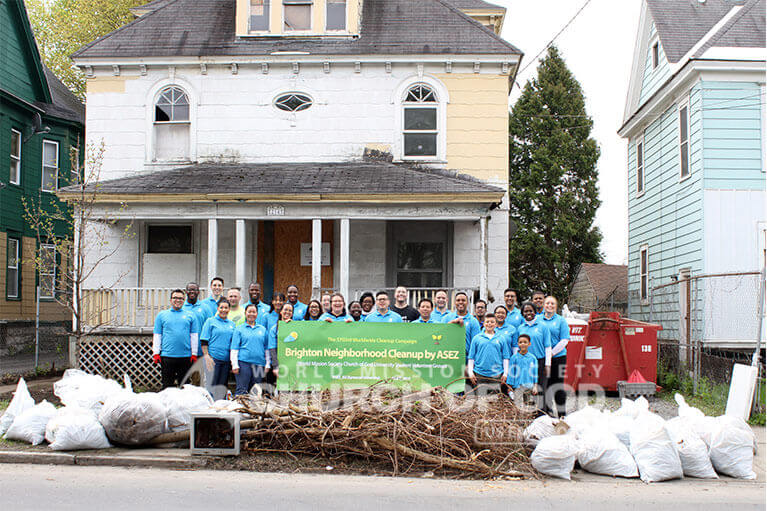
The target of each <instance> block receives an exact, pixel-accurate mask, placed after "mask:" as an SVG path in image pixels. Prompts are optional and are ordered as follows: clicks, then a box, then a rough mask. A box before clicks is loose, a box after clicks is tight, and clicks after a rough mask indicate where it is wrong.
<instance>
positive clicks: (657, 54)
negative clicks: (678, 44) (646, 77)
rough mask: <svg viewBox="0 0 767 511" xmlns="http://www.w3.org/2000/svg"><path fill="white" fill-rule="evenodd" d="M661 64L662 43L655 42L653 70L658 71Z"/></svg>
mask: <svg viewBox="0 0 767 511" xmlns="http://www.w3.org/2000/svg"><path fill="white" fill-rule="evenodd" d="M659 63H660V43H659V42H658V41H655V42H654V43H653V45H652V68H653V69H656V68H657V67H658V64H659Z"/></svg>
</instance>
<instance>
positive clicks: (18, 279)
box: [5, 236, 21, 300]
mask: <svg viewBox="0 0 767 511" xmlns="http://www.w3.org/2000/svg"><path fill="white" fill-rule="evenodd" d="M7 240H8V244H10V242H11V241H15V242H16V257H14V260H15V261H16V266H11V265H10V264H9V262H8V251H6V255H5V275H6V276H7V275H8V270H16V294H15V295H12V294H8V283H7V282H6V285H5V297H6V298H11V299H13V300H18V299H19V298H20V296H21V293H20V291H21V268H20V266H21V265H20V264H19V263H20V256H21V254H20V252H21V238H15V237H12V236H9V237H8V238H7Z"/></svg>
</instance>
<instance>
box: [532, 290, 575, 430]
mask: <svg viewBox="0 0 767 511" xmlns="http://www.w3.org/2000/svg"><path fill="white" fill-rule="evenodd" d="M557 305H558V303H557V299H556V298H554V297H553V296H547V297H546V298H545V299H544V300H543V314H542V315H540V316H538V319H540V320H541V321H542V322H543V324H544V325H546V327H547V328H548V329H549V334H550V336H551V375H550V376H549V380H548V382H547V386H548V388H550V389H552V390H553V392H554V406H555V407H556V412H557V415H558V416H560V417H561V416H562V415H564V413H565V402H566V401H567V392H566V391H565V388H564V382H565V368H566V367H567V343H568V342H570V325H568V324H567V321H565V318H563V317H562V316H560V315H559V314H557Z"/></svg>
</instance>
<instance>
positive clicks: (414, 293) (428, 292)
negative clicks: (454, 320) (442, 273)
mask: <svg viewBox="0 0 767 511" xmlns="http://www.w3.org/2000/svg"><path fill="white" fill-rule="evenodd" d="M395 289H396V288H395V287H379V288H373V289H351V290H350V291H349V294H351V298H350V299H349V301H352V300H359V299H360V296H362V293H364V292H366V291H369V292H371V293H373V294H375V293H377V292H378V291H386V292H387V293H389V298H391V300H392V302H393V301H394V290H395ZM439 290H445V291H447V298H448V307H449V308H452V307H453V304H454V303H455V295H456V293H458V292H464V293H466V294H467V295H468V296H469V304H473V303H474V301H475V300H478V299H479V298H478V296H477V297H475V295H478V294H479V288H470V287H413V288H408V290H407V294H408V303H409V304H410V305H412V306H413V307H417V306H418V302H419V301H421V299H422V298H429V299H430V300H432V301H434V295H435V294H437V291H439Z"/></svg>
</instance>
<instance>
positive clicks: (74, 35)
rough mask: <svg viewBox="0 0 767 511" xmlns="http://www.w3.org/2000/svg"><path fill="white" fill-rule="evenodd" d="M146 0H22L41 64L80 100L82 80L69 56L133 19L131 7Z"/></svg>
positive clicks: (82, 92) (83, 94)
mask: <svg viewBox="0 0 767 511" xmlns="http://www.w3.org/2000/svg"><path fill="white" fill-rule="evenodd" d="M146 3H148V0H26V5H27V13H28V14H29V21H30V22H31V24H32V29H33V30H34V32H35V39H36V40H37V47H38V48H39V50H40V55H41V56H42V58H43V62H44V63H45V65H46V66H48V68H50V70H51V71H53V73H54V74H55V75H56V76H57V77H58V78H59V80H61V81H62V82H63V83H64V84H65V85H66V86H67V87H69V89H70V90H71V91H72V92H74V93H75V94H76V95H77V96H78V97H79V98H80V99H83V100H84V99H85V77H84V76H83V73H82V72H81V71H80V70H79V69H78V68H77V67H75V66H74V64H73V63H72V60H71V59H70V55H72V54H73V53H74V52H76V51H77V50H79V49H80V48H81V47H83V46H84V45H86V44H88V43H90V42H91V41H95V40H96V39H98V38H99V37H101V36H103V35H106V34H108V33H109V32H112V31H113V30H117V29H118V28H120V27H121V26H123V25H125V24H126V23H128V22H130V21H132V20H133V18H134V17H133V15H132V14H131V12H130V9H131V8H132V7H136V6H139V5H143V4H146Z"/></svg>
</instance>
